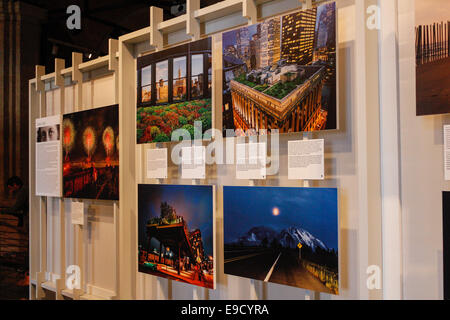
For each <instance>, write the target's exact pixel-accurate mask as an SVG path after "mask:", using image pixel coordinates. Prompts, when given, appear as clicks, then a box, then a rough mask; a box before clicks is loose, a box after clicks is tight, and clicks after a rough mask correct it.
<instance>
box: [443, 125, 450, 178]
mask: <svg viewBox="0 0 450 320" xmlns="http://www.w3.org/2000/svg"><path fill="white" fill-rule="evenodd" d="M444 172H445V180H450V125H445V126H444Z"/></svg>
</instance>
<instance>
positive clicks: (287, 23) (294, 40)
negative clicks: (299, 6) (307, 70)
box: [281, 8, 317, 65]
mask: <svg viewBox="0 0 450 320" xmlns="http://www.w3.org/2000/svg"><path fill="white" fill-rule="evenodd" d="M316 15H317V9H316V8H314V9H311V10H305V11H300V12H297V13H293V14H289V15H286V16H284V17H283V18H282V31H281V32H282V46H281V58H282V59H286V62H287V63H296V64H301V65H306V64H309V63H311V62H312V58H313V49H314V36H315V32H314V31H315V26H316Z"/></svg>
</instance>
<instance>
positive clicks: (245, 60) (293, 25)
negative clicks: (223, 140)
mask: <svg viewBox="0 0 450 320" xmlns="http://www.w3.org/2000/svg"><path fill="white" fill-rule="evenodd" d="M222 50H223V70H224V71H223V73H224V83H223V86H224V90H223V93H224V99H223V131H224V134H225V131H226V130H227V129H234V130H237V132H236V134H237V135H244V134H256V133H257V132H258V131H259V130H265V129H267V131H268V132H269V133H270V131H271V130H272V129H278V130H279V132H280V133H290V132H301V131H315V130H325V129H337V102H336V87H337V86H336V5H335V3H334V2H333V3H329V4H324V5H321V6H319V7H317V8H314V9H309V10H302V11H299V12H296V13H293V14H289V15H285V16H282V17H277V18H272V19H269V20H266V21H264V22H262V23H259V24H256V25H251V26H246V27H243V28H240V29H236V30H231V31H229V32H225V33H223V35H222Z"/></svg>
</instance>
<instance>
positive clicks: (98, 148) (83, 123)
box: [62, 105, 119, 200]
mask: <svg viewBox="0 0 450 320" xmlns="http://www.w3.org/2000/svg"><path fill="white" fill-rule="evenodd" d="M62 139H63V190H64V197H66V198H81V199H102V200H119V106H118V105H113V106H109V107H102V108H96V109H90V110H86V111H80V112H75V113H71V114H65V115H64V117H63V129H62Z"/></svg>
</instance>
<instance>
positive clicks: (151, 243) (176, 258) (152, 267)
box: [138, 184, 215, 289]
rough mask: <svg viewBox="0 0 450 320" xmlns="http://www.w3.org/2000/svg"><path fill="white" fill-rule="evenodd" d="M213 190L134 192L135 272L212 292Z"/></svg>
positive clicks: (143, 186) (189, 188) (168, 187)
mask: <svg viewBox="0 0 450 320" xmlns="http://www.w3.org/2000/svg"><path fill="white" fill-rule="evenodd" d="M213 192H214V190H213V186H201V185H197V186H191V185H162V184H157V185H151V184H140V185H139V186H138V229H139V230H138V237H139V238H138V241H139V246H138V247H139V257H138V265H139V272H143V273H148V274H151V275H154V276H158V277H163V278H167V279H172V280H175V281H181V282H185V283H189V284H192V285H196V286H201V287H205V288H209V289H214V287H215V278H214V273H215V270H214V269H215V268H214V259H215V257H214V234H213V229H214V211H213V210H214V206H213V205H214V204H213V203H214V200H213Z"/></svg>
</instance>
